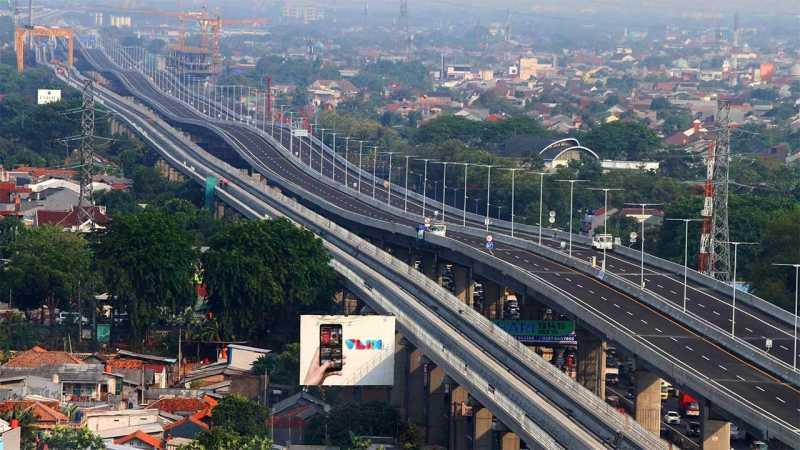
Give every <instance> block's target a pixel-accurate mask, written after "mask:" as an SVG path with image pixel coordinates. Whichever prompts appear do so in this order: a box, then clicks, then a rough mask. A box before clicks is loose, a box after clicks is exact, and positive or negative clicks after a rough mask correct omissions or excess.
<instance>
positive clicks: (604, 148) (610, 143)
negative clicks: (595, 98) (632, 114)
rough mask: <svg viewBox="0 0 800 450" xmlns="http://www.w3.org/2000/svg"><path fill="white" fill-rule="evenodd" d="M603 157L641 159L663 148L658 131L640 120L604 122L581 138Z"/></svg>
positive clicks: (583, 142)
mask: <svg viewBox="0 0 800 450" xmlns="http://www.w3.org/2000/svg"><path fill="white" fill-rule="evenodd" d="M580 141H581V143H582V144H583V145H585V146H586V147H589V148H591V149H592V150H594V151H595V152H596V153H597V154H598V155H600V157H601V158H603V159H627V160H634V161H637V160H641V159H645V158H647V156H648V155H652V154H653V153H655V152H656V151H657V150H659V149H660V148H661V140H660V139H659V138H658V136H657V135H656V133H655V132H654V131H653V130H651V129H649V128H647V126H645V125H644V124H642V123H639V122H625V121H622V120H618V121H616V122H611V123H604V124H602V125H600V126H597V127H594V128H592V130H591V131H589V132H588V133H586V134H585V135H584V136H582V137H581V138H580Z"/></svg>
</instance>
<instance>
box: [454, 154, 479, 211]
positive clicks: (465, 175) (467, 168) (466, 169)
mask: <svg viewBox="0 0 800 450" xmlns="http://www.w3.org/2000/svg"><path fill="white" fill-rule="evenodd" d="M454 164H460V165H462V166H464V205H463V206H464V215H463V223H462V226H464V227H466V226H467V172H468V171H469V166H474V165H475V164H472V163H466V162H465V163H454ZM453 198H454V199H455V194H453ZM453 203H454V204H453V206H454V207H455V206H456V205H455V200H453Z"/></svg>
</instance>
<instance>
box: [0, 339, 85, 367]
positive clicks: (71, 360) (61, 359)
mask: <svg viewBox="0 0 800 450" xmlns="http://www.w3.org/2000/svg"><path fill="white" fill-rule="evenodd" d="M60 364H83V361H82V360H81V359H80V358H78V357H76V356H73V355H71V354H69V353H67V352H59V351H48V350H45V349H44V348H42V347H39V346H38V345H37V346H35V347H33V348H31V349H30V350H25V351H24V352H20V353H17V354H16V355H14V356H13V357H12V358H11V359H10V360H9V361H8V362H7V363H5V364H4V365H3V366H4V367H28V368H34V369H35V368H38V367H42V366H57V365H60Z"/></svg>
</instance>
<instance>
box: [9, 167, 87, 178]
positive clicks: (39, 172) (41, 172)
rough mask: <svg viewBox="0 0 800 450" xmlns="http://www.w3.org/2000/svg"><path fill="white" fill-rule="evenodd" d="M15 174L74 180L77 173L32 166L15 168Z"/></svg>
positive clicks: (69, 170) (68, 170)
mask: <svg viewBox="0 0 800 450" xmlns="http://www.w3.org/2000/svg"><path fill="white" fill-rule="evenodd" d="M12 171H13V172H28V173H29V174H31V175H33V176H35V177H42V176H53V177H63V178H74V177H75V174H76V172H75V171H74V170H72V169H48V168H46V167H30V166H18V167H15V168H14V169H13V170H12Z"/></svg>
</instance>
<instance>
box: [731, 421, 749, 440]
mask: <svg viewBox="0 0 800 450" xmlns="http://www.w3.org/2000/svg"><path fill="white" fill-rule="evenodd" d="M746 435H747V433H745V431H744V430H743V429H742V428H741V427H739V425H737V424H735V423H732V424H731V439H732V440H734V441H738V440H741V439H744V438H745V437H746Z"/></svg>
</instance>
